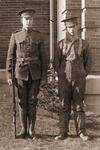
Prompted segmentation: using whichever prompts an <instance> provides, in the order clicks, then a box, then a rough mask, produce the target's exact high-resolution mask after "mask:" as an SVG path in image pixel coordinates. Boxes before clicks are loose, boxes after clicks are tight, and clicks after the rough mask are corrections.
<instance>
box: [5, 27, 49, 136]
mask: <svg viewBox="0 0 100 150" xmlns="http://www.w3.org/2000/svg"><path fill="white" fill-rule="evenodd" d="M12 61H14V68H15V78H16V79H17V88H18V98H19V105H20V114H21V124H22V130H24V135H26V134H27V132H28V133H29V134H30V136H31V135H33V134H34V125H35V120H36V106H37V95H38V93H39V86H40V83H41V82H42V81H46V70H47V66H46V55H45V49H44V41H43V38H42V37H41V34H40V32H39V31H36V30H33V29H30V30H25V29H21V30H18V31H16V32H14V33H12V35H11V39H10V44H9V49H8V55H7V78H8V79H10V78H12V71H11V70H12ZM28 124H29V128H27V125H28Z"/></svg>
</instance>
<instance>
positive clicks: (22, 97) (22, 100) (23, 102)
mask: <svg viewBox="0 0 100 150" xmlns="http://www.w3.org/2000/svg"><path fill="white" fill-rule="evenodd" d="M18 98H19V113H20V122H21V132H20V135H22V136H23V137H24V136H26V134H27V84H26V82H25V81H22V80H18Z"/></svg>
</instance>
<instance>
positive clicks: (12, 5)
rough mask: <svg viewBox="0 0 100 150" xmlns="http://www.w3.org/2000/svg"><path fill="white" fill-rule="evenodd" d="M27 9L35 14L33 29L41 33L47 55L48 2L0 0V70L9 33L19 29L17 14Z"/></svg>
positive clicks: (4, 59)
mask: <svg viewBox="0 0 100 150" xmlns="http://www.w3.org/2000/svg"><path fill="white" fill-rule="evenodd" d="M27 7H28V8H33V9H35V10H36V12H37V13H36V19H35V24H34V27H35V28H36V29H37V30H40V31H41V32H42V33H43V35H44V39H45V45H46V49H47V56H48V54H49V53H48V52H49V13H50V10H49V0H0V69H4V68H5V65H6V55H7V49H8V43H9V39H10V36H11V33H12V32H13V31H15V30H16V29H18V28H20V27H21V23H20V18H19V16H18V15H17V12H18V11H19V10H21V9H23V8H27ZM48 59H49V56H48Z"/></svg>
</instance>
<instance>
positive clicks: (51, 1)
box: [50, 0, 54, 65]
mask: <svg viewBox="0 0 100 150" xmlns="http://www.w3.org/2000/svg"><path fill="white" fill-rule="evenodd" d="M53 59H54V0H50V65H52V61H53Z"/></svg>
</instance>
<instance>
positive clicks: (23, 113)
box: [20, 108, 27, 134]
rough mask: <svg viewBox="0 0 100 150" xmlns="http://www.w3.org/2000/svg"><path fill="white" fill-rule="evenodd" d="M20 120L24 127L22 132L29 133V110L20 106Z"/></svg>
mask: <svg viewBox="0 0 100 150" xmlns="http://www.w3.org/2000/svg"><path fill="white" fill-rule="evenodd" d="M20 122H21V127H22V129H21V132H20V134H27V111H26V109H24V108H20Z"/></svg>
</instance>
